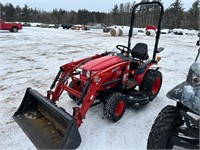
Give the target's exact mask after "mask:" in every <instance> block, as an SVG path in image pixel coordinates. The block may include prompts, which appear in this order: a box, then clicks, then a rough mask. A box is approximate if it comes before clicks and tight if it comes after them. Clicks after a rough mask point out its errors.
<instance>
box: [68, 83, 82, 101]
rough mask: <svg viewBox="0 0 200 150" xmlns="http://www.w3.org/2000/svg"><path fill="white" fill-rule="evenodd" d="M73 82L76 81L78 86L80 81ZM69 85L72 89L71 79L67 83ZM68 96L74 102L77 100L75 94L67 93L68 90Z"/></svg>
mask: <svg viewBox="0 0 200 150" xmlns="http://www.w3.org/2000/svg"><path fill="white" fill-rule="evenodd" d="M75 83H76V84H77V85H78V86H79V85H80V81H78V80H75ZM69 87H70V88H72V89H74V84H73V82H72V81H71V82H70V83H69ZM68 96H69V97H70V98H71V99H72V100H73V101H74V102H76V101H77V100H78V98H77V97H76V96H74V95H72V94H71V93H69V92H68Z"/></svg>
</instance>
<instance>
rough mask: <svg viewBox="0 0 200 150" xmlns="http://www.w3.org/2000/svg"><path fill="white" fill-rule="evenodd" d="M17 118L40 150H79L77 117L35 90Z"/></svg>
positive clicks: (15, 118) (16, 115)
mask: <svg viewBox="0 0 200 150" xmlns="http://www.w3.org/2000/svg"><path fill="white" fill-rule="evenodd" d="M13 118H14V120H15V121H16V122H17V124H18V125H19V126H20V127H21V128H22V130H23V131H24V132H25V133H26V135H27V136H28V137H29V139H30V140H31V141H32V142H33V144H34V145H35V147H36V148H38V149H76V148H77V147H78V146H79V145H80V143H81V136H80V133H79V131H78V127H77V125H76V122H75V121H74V119H73V117H72V116H71V115H70V114H68V113H67V112H65V111H64V110H63V109H61V108H59V107H58V106H56V105H55V104H53V103H51V102H50V100H49V99H47V98H46V97H44V96H42V95H41V94H40V93H38V92H37V91H35V90H32V89H31V88H28V89H27V90H26V93H25V96H24V98H23V101H22V103H21V105H20V107H19V109H18V110H17V111H16V112H15V114H14V116H13Z"/></svg>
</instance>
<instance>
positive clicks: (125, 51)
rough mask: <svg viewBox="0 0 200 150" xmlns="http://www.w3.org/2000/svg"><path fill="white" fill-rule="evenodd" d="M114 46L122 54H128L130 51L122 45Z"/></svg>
mask: <svg viewBox="0 0 200 150" xmlns="http://www.w3.org/2000/svg"><path fill="white" fill-rule="evenodd" d="M116 48H117V49H118V50H120V51H121V53H122V54H124V55H125V56H128V55H129V53H130V52H131V49H130V48H128V47H127V46H124V45H117V46H116Z"/></svg>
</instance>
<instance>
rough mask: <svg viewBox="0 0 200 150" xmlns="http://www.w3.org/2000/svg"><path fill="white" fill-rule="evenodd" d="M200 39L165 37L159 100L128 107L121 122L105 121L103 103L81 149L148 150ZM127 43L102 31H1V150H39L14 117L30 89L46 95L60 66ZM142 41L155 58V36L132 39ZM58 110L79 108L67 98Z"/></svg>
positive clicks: (87, 124) (86, 127)
mask: <svg viewBox="0 0 200 150" xmlns="http://www.w3.org/2000/svg"><path fill="white" fill-rule="evenodd" d="M197 39H198V37H197V36H186V35H184V36H180V35H171V34H169V35H161V39H160V42H159V46H161V47H164V48H165V50H164V51H163V52H161V53H160V54H159V56H161V57H162V59H161V61H160V63H159V66H160V68H161V72H162V74H163V85H162V89H161V91H160V93H159V95H158V96H157V97H156V99H155V100H154V101H153V102H151V103H149V104H148V105H146V106H144V107H142V108H140V109H139V110H137V109H134V108H128V109H127V110H126V112H125V114H124V116H123V117H122V119H121V120H119V121H118V122H116V123H111V122H110V121H108V120H107V119H106V118H105V117H104V115H103V105H102V104H100V105H98V106H96V107H93V108H91V109H90V110H89V111H88V113H87V114H86V119H85V120H84V122H83V124H82V126H81V127H80V128H79V131H80V134H81V137H82V143H81V145H80V147H79V148H78V149H80V150H82V149H85V150H86V149H97V150H98V149H99V150H100V149H107V150H112V149H113V150H114V149H115V150H116V149H126V150H128V149H131V150H139V149H141V150H144V149H146V143H147V138H148V134H149V131H150V129H151V126H152V124H153V121H154V119H155V118H156V116H157V114H158V113H159V112H160V110H161V109H162V108H163V107H164V106H166V105H168V104H174V102H173V101H171V100H169V99H168V98H167V97H166V93H167V92H168V91H169V90H170V89H171V88H173V87H174V86H175V85H177V84H178V83H181V82H182V81H183V80H185V79H186V76H187V73H188V69H189V67H190V65H191V64H192V63H193V62H194V59H195V56H196V54H197V50H198V47H197V46H196V45H195V44H196V41H197ZM127 41H128V38H127V37H111V36H110V34H105V33H103V32H102V31H101V30H95V31H93V30H90V31H73V30H63V29H49V28H36V27H27V28H23V30H22V31H19V32H18V33H11V32H9V31H0V93H1V94H0V118H1V119H0V148H1V149H36V148H35V147H34V145H33V144H32V143H31V142H30V140H29V139H28V138H27V136H26V135H25V134H24V133H23V131H22V130H21V129H20V127H19V126H18V125H17V124H16V123H15V122H14V120H13V118H12V115H13V114H14V112H15V111H16V110H17V108H18V107H19V105H20V103H21V101H22V98H23V96H24V92H25V90H26V88H27V87H32V88H33V89H36V90H37V91H38V92H40V93H41V94H43V95H46V91H47V90H48V89H49V87H50V85H51V83H52V81H53V79H54V77H55V76H56V74H57V71H58V69H59V67H60V66H61V65H63V64H65V63H67V62H70V61H72V60H77V59H80V58H83V57H87V56H90V55H93V54H96V53H102V52H104V51H110V50H113V49H114V48H115V46H116V45H117V44H122V45H127ZM138 42H144V43H147V44H148V45H149V55H150V56H152V50H153V46H154V37H147V36H145V35H142V34H140V35H137V36H135V37H134V38H133V40H132V45H135V44H136V43H138ZM59 105H62V107H64V108H66V110H67V111H68V112H69V113H71V114H72V106H74V103H73V102H72V101H71V100H70V98H69V97H68V96H67V94H66V93H65V94H63V96H62V97H61V99H60V102H59Z"/></svg>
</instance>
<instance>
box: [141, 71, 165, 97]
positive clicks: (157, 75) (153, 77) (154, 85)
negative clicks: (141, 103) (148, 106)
mask: <svg viewBox="0 0 200 150" xmlns="http://www.w3.org/2000/svg"><path fill="white" fill-rule="evenodd" d="M161 85H162V73H161V72H160V71H158V70H152V69H149V70H147V72H146V73H145V75H144V77H143V79H142V83H141V84H140V85H139V90H140V91H143V92H145V93H147V94H148V96H149V100H150V101H152V100H153V99H154V98H155V97H156V96H157V95H158V93H159V91H160V88H161Z"/></svg>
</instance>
